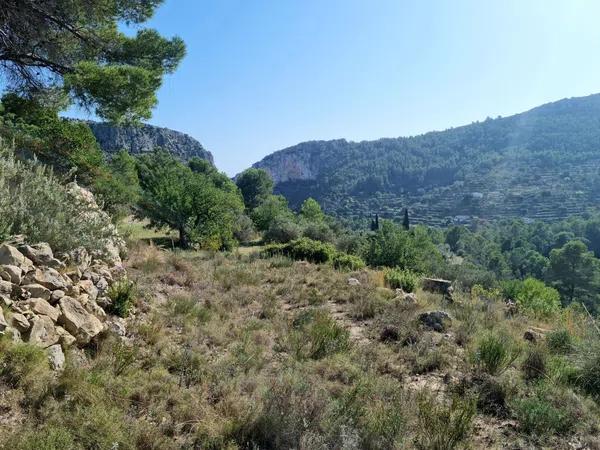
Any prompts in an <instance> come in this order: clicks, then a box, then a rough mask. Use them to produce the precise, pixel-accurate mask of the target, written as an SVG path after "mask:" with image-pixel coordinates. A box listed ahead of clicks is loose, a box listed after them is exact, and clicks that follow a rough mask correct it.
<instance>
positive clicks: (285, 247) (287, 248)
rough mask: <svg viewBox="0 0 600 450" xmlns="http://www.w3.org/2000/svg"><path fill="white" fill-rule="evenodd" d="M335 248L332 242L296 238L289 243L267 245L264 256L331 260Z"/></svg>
mask: <svg viewBox="0 0 600 450" xmlns="http://www.w3.org/2000/svg"><path fill="white" fill-rule="evenodd" d="M335 253H336V251H335V248H334V247H333V246H332V245H330V244H325V243H323V242H318V241H313V240H311V239H307V238H300V239H296V240H295V241H292V242H289V243H287V244H279V245H278V244H273V245H269V246H267V247H265V248H264V249H263V251H262V253H261V254H262V255H263V256H282V255H283V256H288V257H290V258H292V259H294V260H306V261H310V262H313V263H326V262H329V261H330V260H331V259H332V258H333V257H334V255H335Z"/></svg>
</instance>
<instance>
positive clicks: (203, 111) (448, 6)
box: [150, 0, 600, 175]
mask: <svg viewBox="0 0 600 450" xmlns="http://www.w3.org/2000/svg"><path fill="white" fill-rule="evenodd" d="M599 20H600V2H598V1H596V0H588V1H584V0H498V1H492V0H438V1H432V0H430V1H426V0H412V1H408V0H166V1H165V4H164V5H163V6H162V7H161V8H160V9H159V10H158V11H157V14H156V16H155V18H154V19H153V20H152V21H151V23H150V25H151V26H152V27H155V28H157V29H158V30H159V31H161V32H162V33H163V34H165V35H174V34H177V35H179V36H181V37H182V38H183V39H184V40H185V41H186V44H187V49H188V54H187V57H186V58H185V60H184V61H183V63H182V65H181V66H180V68H179V70H178V71H177V73H175V74H174V75H172V76H169V77H168V78H167V79H166V80H165V83H164V86H163V88H162V89H161V91H160V94H159V105H158V108H157V109H156V111H155V113H154V117H153V118H152V120H151V121H150V123H152V124H156V125H160V126H166V127H169V128H174V129H176V130H181V131H184V132H186V133H188V134H190V135H192V136H193V137H195V138H197V139H198V140H199V141H200V142H202V144H203V145H204V146H205V147H206V148H208V149H209V150H211V151H212V152H213V154H214V156H215V161H216V164H217V166H218V167H219V168H220V169H221V170H224V171H226V172H227V173H228V174H230V175H233V174H235V173H236V172H239V171H241V170H243V169H245V168H247V167H248V166H250V165H251V164H252V163H253V162H255V161H257V160H259V159H261V158H262V157H264V156H265V155H267V154H269V153H271V152H273V151H275V150H279V149H281V148H284V147H287V146H290V145H294V144H296V143H298V142H301V141H305V140H313V139H333V138H342V137H343V138H347V139H349V140H363V139H376V138H379V137H395V136H405V135H413V134H419V133H422V132H426V131H430V130H435V129H445V128H448V127H451V126H457V125H462V124H466V123H470V122H472V121H475V120H482V119H485V117H486V116H491V117H495V116H497V115H503V116H505V115H510V114H513V113H517V112H521V111H523V110H526V109H529V108H531V107H534V106H537V105H539V104H542V103H545V102H548V101H553V100H558V99H561V98H564V97H573V96H582V95H588V94H592V93H597V92H600V26H598V23H599V22H598V21H599Z"/></svg>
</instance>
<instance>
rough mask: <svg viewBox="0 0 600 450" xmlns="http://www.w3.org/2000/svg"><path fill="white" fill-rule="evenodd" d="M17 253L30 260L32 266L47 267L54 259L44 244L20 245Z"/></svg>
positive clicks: (48, 247)
mask: <svg viewBox="0 0 600 450" xmlns="http://www.w3.org/2000/svg"><path fill="white" fill-rule="evenodd" d="M19 251H20V252H21V253H23V255H25V256H26V257H27V258H29V259H30V260H32V261H33V262H34V264H37V265H41V266H47V265H48V263H49V262H51V261H52V260H53V259H54V254H53V253H52V249H51V248H50V246H49V245H48V244H46V243H45V242H40V243H39V244H35V245H21V246H20V247H19Z"/></svg>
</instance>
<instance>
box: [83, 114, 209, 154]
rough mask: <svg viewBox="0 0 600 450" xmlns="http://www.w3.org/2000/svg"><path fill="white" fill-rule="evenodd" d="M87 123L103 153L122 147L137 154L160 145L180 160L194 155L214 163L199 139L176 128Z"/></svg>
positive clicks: (115, 150)
mask: <svg viewBox="0 0 600 450" xmlns="http://www.w3.org/2000/svg"><path fill="white" fill-rule="evenodd" d="M88 125H89V126H90V128H91V129H92V132H93V133H94V136H96V140H97V141H98V143H99V144H100V147H101V148H102V150H104V151H105V152H106V153H114V152H117V151H119V150H121V149H125V150H127V151H128V152H129V153H131V154H140V153H145V152H149V151H152V150H153V149H154V148H155V147H162V148H164V149H165V150H167V151H169V152H170V153H172V154H173V155H175V156H177V157H178V158H179V159H181V160H183V161H187V160H188V159H190V158H192V157H194V156H197V157H199V158H202V159H207V160H209V161H210V162H211V163H214V160H213V156H212V154H211V153H210V152H209V151H208V150H206V149H205V148H204V147H203V146H202V144H200V142H198V141H197V140H196V139H194V138H193V137H191V136H189V135H187V134H185V133H181V132H179V131H175V130H171V129H169V128H161V127H155V126H152V125H147V124H144V125H142V126H140V127H116V126H114V125H111V124H109V123H103V122H88Z"/></svg>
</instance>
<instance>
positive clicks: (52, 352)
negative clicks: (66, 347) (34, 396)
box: [46, 344, 65, 371]
mask: <svg viewBox="0 0 600 450" xmlns="http://www.w3.org/2000/svg"><path fill="white" fill-rule="evenodd" d="M46 352H47V353H48V362H49V363H50V368H51V369H52V370H56V371H61V370H63V369H64V367H65V354H64V353H63V351H62V348H61V347H60V344H55V345H51V346H50V347H48V348H47V349H46Z"/></svg>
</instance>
